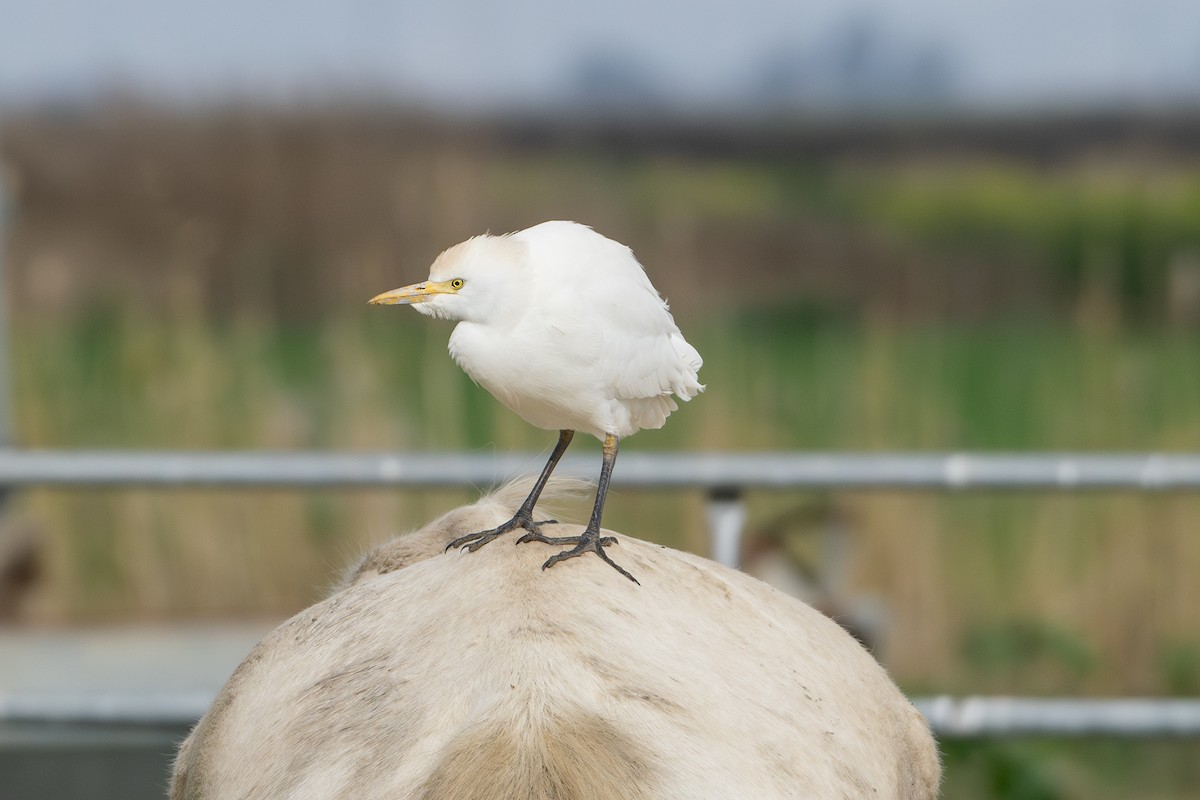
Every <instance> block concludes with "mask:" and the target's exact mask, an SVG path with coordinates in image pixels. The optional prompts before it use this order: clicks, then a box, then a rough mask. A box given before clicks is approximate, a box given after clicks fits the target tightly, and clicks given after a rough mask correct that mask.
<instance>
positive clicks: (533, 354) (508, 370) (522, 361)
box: [449, 322, 612, 435]
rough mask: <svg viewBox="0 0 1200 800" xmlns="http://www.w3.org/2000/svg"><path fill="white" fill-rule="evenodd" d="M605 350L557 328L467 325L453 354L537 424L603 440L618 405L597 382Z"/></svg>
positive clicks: (459, 330) (453, 341) (453, 343)
mask: <svg viewBox="0 0 1200 800" xmlns="http://www.w3.org/2000/svg"><path fill="white" fill-rule="evenodd" d="M599 346H600V343H599V342H596V343H595V344H594V346H593V345H592V344H591V343H589V342H588V341H587V340H586V339H583V340H581V339H580V337H579V336H578V332H577V331H570V332H569V331H566V330H562V329H560V328H557V327H555V326H554V325H553V324H546V325H543V326H541V328H540V329H539V330H529V329H520V328H515V329H509V330H504V329H498V328H494V327H493V326H485V325H479V324H476V323H469V322H462V323H459V325H458V326H457V327H456V328H455V329H454V333H453V334H452V335H451V336H450V343H449V350H450V355H451V357H452V358H453V359H454V361H455V362H456V363H457V364H458V365H459V366H460V367H461V368H462V369H463V371H464V372H466V373H467V375H469V376H470V377H471V379H472V380H474V381H475V382H476V383H478V384H479V385H480V386H482V387H483V388H485V389H487V390H488V392H490V393H491V394H492V395H493V396H494V397H495V398H496V399H497V400H499V401H500V402H501V403H503V404H504V405H505V406H507V407H508V408H509V409H511V410H512V411H514V412H515V413H517V414H518V415H520V416H521V417H522V418H523V419H525V421H526V422H528V423H530V424H531V425H535V426H537V427H539V428H545V429H547V430H559V429H563V428H570V429H572V430H582V431H586V432H589V433H597V432H598V433H597V435H603V433H604V432H606V428H607V427H611V425H610V423H609V422H608V421H607V418H606V411H605V408H606V406H607V404H609V403H611V402H612V401H611V395H610V393H609V392H607V391H605V389H604V387H603V386H602V385H600V383H599V381H598V380H597V375H596V371H595V353H594V352H593V351H594V350H598V349H599Z"/></svg>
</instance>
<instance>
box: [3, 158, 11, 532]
mask: <svg viewBox="0 0 1200 800" xmlns="http://www.w3.org/2000/svg"><path fill="white" fill-rule="evenodd" d="M8 214H9V206H8V182H7V175H6V173H5V171H4V162H3V161H2V160H0V448H4V447H11V446H12V445H13V435H12V428H11V425H12V409H11V407H10V405H9V399H10V398H9V386H10V384H9V362H8V355H9V350H8V314H7V311H8V291H7V289H8V282H7V280H6V279H7V275H6V274H5V271H4V256H5V254H6V250H5V247H6V241H7V240H6V238H5V232H6V230H7V228H8ZM7 498H8V489H7V487H4V486H0V510H3V508H4V505H5V500H6V499H7Z"/></svg>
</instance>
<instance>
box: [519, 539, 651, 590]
mask: <svg viewBox="0 0 1200 800" xmlns="http://www.w3.org/2000/svg"><path fill="white" fill-rule="evenodd" d="M522 538H525V537H522ZM562 540H563V541H559V542H552V544H571V543H575V546H574V547H572V548H571V549H570V550H564V551H562V552H561V553H559V554H558V555H553V556H550V558H548V559H546V563H545V564H542V569H549V568H550V567H553V566H554V565H555V564H557V563H559V562H560V561H566V560H567V559H569V558H575V557H577V556H581V555H583V554H584V553H588V552H591V553H595V554H596V555H598V556H600V559H601V560H602V561H604V563H606V564H608V565H609V566H610V567H612V568H613V569H615V570H616V571H617V572H619V573H621V574H622V575H624V576H625V577H626V578H629V580H631V581H633V582H634V583H636V584H637V585H638V586H641V585H642V584H641V581H639V580H638V579H637V578H635V577H633V576H632V575H630V574H629V573H628V572H626V571H625V569H624V568H623V567H621V565H620V564H618V563H617V562H615V561H613V560H612V559H611V558H609V557H608V553H606V552H604V548H606V547H609V546H610V545H614V544H616V543H617V539H616V537H615V536H603V537H602V536H600V534H599V533H598V532H597V531H593V530H591V529H590V528H588V529H585V530H584V532H583V534H582V535H580V536H564V537H562Z"/></svg>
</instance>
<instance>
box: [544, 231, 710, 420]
mask: <svg viewBox="0 0 1200 800" xmlns="http://www.w3.org/2000/svg"><path fill="white" fill-rule="evenodd" d="M582 228H583V226H579V225H575V224H574V223H545V224H543V225H541V226H538V229H540V230H541V235H539V237H538V238H537V239H536V240H535V241H534V242H531V244H533V245H534V246H535V247H537V248H538V249H539V252H538V253H537V254H536V257H535V258H533V259H532V261H531V263H532V264H533V265H534V266H535V269H538V270H539V273H540V274H538V275H537V277H536V280H535V283H536V285H537V286H538V287H539V302H538V303H537V304H536V307H537V308H538V309H539V313H553V314H554V315H555V316H556V317H557V318H558V320H559V325H560V327H563V328H569V330H570V332H569V335H568V336H564V337H563V341H564V342H567V341H570V342H571V343H572V344H573V346H574V347H575V348H577V349H576V350H575V351H574V356H575V357H577V358H579V357H583V358H586V360H587V362H588V364H589V367H590V368H591V369H592V370H593V371H594V374H597V375H598V377H599V379H600V381H601V383H602V385H603V386H604V387H605V388H606V389H607V390H608V391H610V392H611V393H612V395H613V397H616V398H619V399H628V400H634V399H641V398H651V397H662V396H664V395H671V394H676V395H678V396H679V397H680V399H683V400H689V399H691V398H692V397H694V396H696V394H698V393H699V392H700V391H702V390H703V388H704V387H703V386H701V385H700V383H699V381H698V380H697V374H696V373H697V371H698V370H699V369H700V366H701V365H702V363H703V361H702V360H701V358H700V354H699V353H697V352H696V349H695V348H694V347H692V346H691V345H690V344H688V343H687V341H686V340H685V339H684V338H683V334H681V333H680V332H679V328H678V326H676V325H675V320H674V319H672V318H671V312H670V311H669V310H668V308H667V304H666V302H665V301H664V300H663V299H662V297H661V296H660V295H659V293H658V290H656V289H655V288H654V286H653V285H652V284H651V283H650V279H649V278H648V277H647V276H646V271H645V270H644V269H642V265H641V264H639V263H638V261H637V259H636V258H634V256H633V253H632V251H630V249H629V248H628V247H625V246H624V245H622V244H620V243H618V242H614V241H613V240H611V239H607V238H605V237H603V236H600V235H599V234H596V233H593V232H592V231H590V230H587V231H586V233H585V234H583V235H582V236H581V235H580V233H581V229H582ZM535 230H537V229H535ZM550 309H553V311H552V312H550V311H549V310H550Z"/></svg>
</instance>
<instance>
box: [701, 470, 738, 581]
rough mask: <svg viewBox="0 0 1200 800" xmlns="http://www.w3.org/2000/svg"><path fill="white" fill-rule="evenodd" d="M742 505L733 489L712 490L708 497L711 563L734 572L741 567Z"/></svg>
mask: <svg viewBox="0 0 1200 800" xmlns="http://www.w3.org/2000/svg"><path fill="white" fill-rule="evenodd" d="M745 524H746V504H745V503H743V502H742V493H741V491H740V490H739V489H737V488H734V487H725V488H719V489H714V490H712V491H711V492H709V494H708V530H709V536H710V537H711V538H710V545H711V554H712V559H713V561H716V562H718V563H720V564H724V565H725V566H727V567H733V568H734V569H737V568H738V567H740V566H741V563H742V528H743V527H744V526H745Z"/></svg>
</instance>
